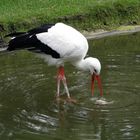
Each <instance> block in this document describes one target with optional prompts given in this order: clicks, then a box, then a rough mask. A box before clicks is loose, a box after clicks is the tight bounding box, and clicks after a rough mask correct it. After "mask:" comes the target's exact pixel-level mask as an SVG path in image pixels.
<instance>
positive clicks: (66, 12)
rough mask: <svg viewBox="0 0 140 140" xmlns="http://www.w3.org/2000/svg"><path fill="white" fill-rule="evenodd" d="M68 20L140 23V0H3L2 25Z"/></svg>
mask: <svg viewBox="0 0 140 140" xmlns="http://www.w3.org/2000/svg"><path fill="white" fill-rule="evenodd" d="M59 21H60V22H65V23H69V24H71V25H74V26H76V27H77V28H80V29H86V30H90V29H97V28H112V27H114V26H118V25H124V24H139V23H140V0H0V25H1V26H0V29H1V30H2V28H4V29H5V30H6V31H14V30H24V29H28V28H32V27H35V26H38V25H40V24H45V23H53V22H59Z"/></svg>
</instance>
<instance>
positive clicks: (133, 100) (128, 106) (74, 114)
mask: <svg viewBox="0 0 140 140" xmlns="http://www.w3.org/2000/svg"><path fill="white" fill-rule="evenodd" d="M139 38H140V33H135V34H133V35H123V36H113V37H106V38H103V39H97V40H93V41H92V40H91V41H89V44H90V52H89V55H91V56H95V57H98V58H99V59H100V61H101V63H102V72H101V77H102V84H103V90H104V96H103V99H100V97H99V90H98V88H97V85H96V86H95V92H94V97H91V91H90V76H89V75H88V74H86V73H82V72H80V71H77V70H76V69H75V68H74V67H73V66H71V65H70V64H66V75H67V79H68V86H69V89H70V93H71V96H72V97H73V98H75V99H77V104H72V103H69V102H66V101H65V100H64V101H61V102H56V100H55V98H54V95H55V92H56V80H55V78H56V69H55V68H54V67H48V66H47V65H46V64H45V63H44V61H43V60H41V59H39V58H36V57H35V56H34V55H33V54H31V53H28V52H25V51H20V52H15V53H11V54H3V55H0V140H27V139H30V140H46V139H50V140H71V139H74V140H116V139H118V140H139V139H140V125H139V122H140V109H139V106H140V100H139V99H140V48H139V46H140V39H139ZM61 91H62V93H64V91H63V89H61ZM100 100H102V101H104V100H105V102H106V103H107V104H105V105H101V104H100V102H99V101H100Z"/></svg>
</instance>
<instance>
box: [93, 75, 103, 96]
mask: <svg viewBox="0 0 140 140" xmlns="http://www.w3.org/2000/svg"><path fill="white" fill-rule="evenodd" d="M95 79H96V80H97V83H98V88H99V90H100V96H103V89H102V84H101V79H100V76H99V75H95V74H94V73H93V74H92V76H91V93H92V96H93V95H94V81H95Z"/></svg>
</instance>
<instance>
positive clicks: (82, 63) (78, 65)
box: [73, 59, 89, 71]
mask: <svg viewBox="0 0 140 140" xmlns="http://www.w3.org/2000/svg"><path fill="white" fill-rule="evenodd" d="M73 65H74V66H75V67H76V68H77V69H79V70H82V71H89V66H88V64H87V61H86V60H85V59H82V60H79V61H76V62H74V63H73Z"/></svg>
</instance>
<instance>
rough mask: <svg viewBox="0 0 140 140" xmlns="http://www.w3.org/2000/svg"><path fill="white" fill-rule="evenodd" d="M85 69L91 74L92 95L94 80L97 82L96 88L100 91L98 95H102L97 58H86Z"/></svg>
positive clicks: (99, 65) (99, 64) (99, 67)
mask: <svg viewBox="0 0 140 140" xmlns="http://www.w3.org/2000/svg"><path fill="white" fill-rule="evenodd" d="M85 61H86V64H87V68H88V70H89V72H90V74H91V90H92V95H93V94H94V81H95V79H96V80H97V82H98V87H99V89H100V95H101V96H102V95H103V91H102V85H101V80H100V71H101V63H100V61H99V60H98V59H97V58H93V57H88V58H86V59H85Z"/></svg>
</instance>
